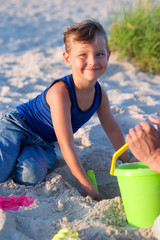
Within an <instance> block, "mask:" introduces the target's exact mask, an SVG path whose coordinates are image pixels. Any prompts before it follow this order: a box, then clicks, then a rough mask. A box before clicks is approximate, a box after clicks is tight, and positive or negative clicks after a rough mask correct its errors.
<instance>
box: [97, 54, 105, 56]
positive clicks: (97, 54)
mask: <svg viewBox="0 0 160 240" xmlns="http://www.w3.org/2000/svg"><path fill="white" fill-rule="evenodd" d="M104 55H105V54H104V53H97V56H104Z"/></svg>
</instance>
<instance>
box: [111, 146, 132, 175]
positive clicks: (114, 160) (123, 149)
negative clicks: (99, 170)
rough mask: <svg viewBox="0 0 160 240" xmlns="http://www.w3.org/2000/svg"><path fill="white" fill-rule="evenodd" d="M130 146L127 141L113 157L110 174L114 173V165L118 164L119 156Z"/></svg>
mask: <svg viewBox="0 0 160 240" xmlns="http://www.w3.org/2000/svg"><path fill="white" fill-rule="evenodd" d="M128 148H129V146H128V143H127V142H126V143H125V144H124V145H123V146H122V147H121V148H120V149H118V150H117V151H116V152H115V153H114V154H113V157H112V163H111V168H110V175H113V174H114V167H115V164H116V160H117V158H118V157H119V156H120V155H121V154H122V153H124V152H125V151H126V150H127V149H128Z"/></svg>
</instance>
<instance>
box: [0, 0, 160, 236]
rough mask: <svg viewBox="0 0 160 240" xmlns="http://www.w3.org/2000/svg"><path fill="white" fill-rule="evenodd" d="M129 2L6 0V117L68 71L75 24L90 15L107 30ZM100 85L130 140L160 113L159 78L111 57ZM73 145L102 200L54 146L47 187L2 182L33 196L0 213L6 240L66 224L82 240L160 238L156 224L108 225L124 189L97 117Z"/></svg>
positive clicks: (0, 74)
mask: <svg viewBox="0 0 160 240" xmlns="http://www.w3.org/2000/svg"><path fill="white" fill-rule="evenodd" d="M131 2H132V1H129V0H128V1H127V0H124V1H118V0H112V1H109V0H99V1H98V3H97V1H96V0H91V1H85V0H81V1H75V0H66V1H62V0H58V1H55V0H53V1H51V0H48V1H47V0H34V1H32V0H28V1H25V0H7V1H4V0H0V86H1V87H0V102H1V104H0V116H1V115H2V114H3V113H4V112H6V111H9V110H10V109H12V108H14V107H15V106H16V105H18V104H20V103H22V102H26V101H28V100H29V99H31V98H33V97H35V96H36V95H37V94H39V93H41V92H42V91H43V90H44V89H45V88H46V87H48V86H49V85H50V83H51V82H52V81H53V80H55V79H56V78H59V77H62V76H65V75H66V74H69V73H70V69H69V68H67V67H66V66H65V64H64V61H63V59H62V52H63V49H64V45H63V39H62V38H63V34H62V33H63V31H64V30H65V28H66V26H67V25H68V24H69V23H75V22H79V21H82V20H84V19H86V18H91V17H92V18H96V19H98V20H99V21H100V22H101V23H102V24H103V26H104V27H105V28H106V29H108V31H109V25H110V23H111V18H112V17H113V16H114V14H115V13H116V12H117V13H120V9H121V5H122V4H123V5H124V6H126V7H127V6H131ZM137 2H138V1H134V4H136V3H137ZM132 4H133V3H132ZM100 83H101V85H102V86H103V87H104V89H105V90H106V92H107V93H108V96H109V99H110V104H111V109H112V112H113V114H114V116H115V118H116V119H117V121H118V122H119V124H120V126H121V128H122V130H123V133H124V135H126V134H127V132H128V130H129V128H131V127H134V126H135V125H136V124H137V123H139V122H140V121H141V120H143V119H147V118H148V115H150V114H155V115H159V116H160V110H159V105H160V76H154V75H149V74H147V73H144V72H142V71H138V69H137V68H136V67H135V66H133V65H132V64H131V63H129V62H127V61H126V60H123V61H120V60H117V55H116V53H112V55H111V58H110V63H109V67H108V70H107V72H106V73H105V74H104V75H103V76H102V77H101V78H100ZM75 146H76V149H77V152H78V154H79V156H80V158H81V160H82V163H83V166H84V168H85V170H86V171H87V170H88V169H93V170H94V171H95V174H96V178H97V183H98V187H99V192H100V195H101V197H102V201H100V202H96V201H93V200H92V199H91V198H90V197H84V196H83V195H82V191H81V188H80V186H79V184H78V183H77V181H76V180H75V179H74V178H73V176H72V174H71V173H70V170H69V169H68V167H67V165H66V164H65V162H64V160H63V157H62V155H61V152H60V149H59V146H58V144H56V152H57V154H58V163H57V165H56V168H55V169H54V171H53V172H51V173H50V174H49V175H48V176H47V178H46V181H45V182H43V183H41V184H40V185H38V186H36V187H25V186H22V185H19V184H16V183H14V182H13V180H12V179H8V181H7V182H5V183H1V184H0V195H1V196H10V195H14V196H19V195H21V194H24V195H26V196H33V197H34V198H35V202H34V204H32V205H30V206H29V207H22V208H20V210H18V211H17V212H14V211H10V212H3V211H0V239H2V240H8V239H10V240H12V239H14V240H19V239H23V240H51V239H52V237H53V236H54V235H55V234H56V233H57V232H58V231H59V230H60V229H61V228H63V227H68V228H71V229H75V230H77V231H78V232H79V234H80V238H81V239H87V240H93V239H94V240H105V239H109V240H115V239H116V240H118V239H120V240H121V239H122V240H129V239H136V240H139V239H143V240H153V239H157V238H156V235H155V232H154V228H153V227H149V228H146V229H136V228H132V227H129V226H128V225H127V224H125V225H124V226H121V227H120V226H118V225H119V224H120V221H119V220H117V222H114V224H113V221H112V222H109V218H110V217H109V215H108V212H107V209H108V207H109V206H112V207H113V209H116V207H115V206H116V203H117V202H118V201H119V199H120V198H119V196H120V192H119V187H118V184H117V179H116V177H113V176H110V174H109V170H110V165H111V159H112V156H113V154H114V149H113V147H112V145H111V144H110V142H109V140H108V138H107V137H106V135H105V134H104V132H103V130H102V127H101V126H100V123H99V121H98V119H97V116H96V115H94V116H93V117H92V119H91V120H90V121H89V122H88V123H87V124H85V125H84V126H83V128H81V129H80V130H79V131H78V132H77V133H76V134H75ZM115 212H116V211H115ZM116 214H117V215H116V216H113V214H111V219H112V220H113V217H114V218H115V217H116V218H117V219H118V215H119V216H122V215H123V212H116ZM122 222H123V223H125V222H124V221H122ZM108 224H109V225H108ZM112 224H113V225H112Z"/></svg>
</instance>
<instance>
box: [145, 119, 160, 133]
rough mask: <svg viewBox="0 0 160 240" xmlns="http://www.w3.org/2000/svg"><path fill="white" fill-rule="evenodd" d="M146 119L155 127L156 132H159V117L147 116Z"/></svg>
mask: <svg viewBox="0 0 160 240" xmlns="http://www.w3.org/2000/svg"><path fill="white" fill-rule="evenodd" d="M148 118H149V120H150V121H151V122H153V123H154V124H156V125H157V127H158V131H159V132H160V117H154V116H149V117H148Z"/></svg>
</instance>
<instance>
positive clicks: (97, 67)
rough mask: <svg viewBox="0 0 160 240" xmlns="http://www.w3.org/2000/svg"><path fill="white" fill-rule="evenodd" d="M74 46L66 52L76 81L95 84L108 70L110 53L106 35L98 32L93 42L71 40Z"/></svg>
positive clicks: (65, 55) (66, 57)
mask: <svg viewBox="0 0 160 240" xmlns="http://www.w3.org/2000/svg"><path fill="white" fill-rule="evenodd" d="M71 42H72V46H71V50H70V52H69V53H65V54H64V57H65V61H66V63H67V65H68V66H70V67H72V74H73V78H74V80H75V81H78V82H79V83H82V86H83V85H84V84H85V86H86V84H87V85H88V84H90V83H91V82H93V83H94V84H95V82H96V81H97V79H98V78H99V77H100V76H101V75H102V74H103V73H104V72H105V71H106V69H107V66H108V58H109V53H108V52H107V48H106V41H105V39H104V37H103V36H102V35H100V34H97V35H96V37H95V39H94V40H93V41H92V42H78V41H74V39H72V40H71Z"/></svg>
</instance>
